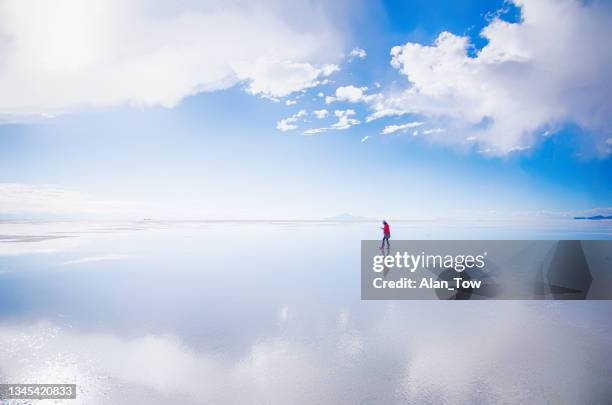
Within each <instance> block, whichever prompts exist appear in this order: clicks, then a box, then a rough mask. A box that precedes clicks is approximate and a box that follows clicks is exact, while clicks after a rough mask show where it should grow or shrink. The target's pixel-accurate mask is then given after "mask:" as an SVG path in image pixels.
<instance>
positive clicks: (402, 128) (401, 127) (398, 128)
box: [381, 121, 423, 135]
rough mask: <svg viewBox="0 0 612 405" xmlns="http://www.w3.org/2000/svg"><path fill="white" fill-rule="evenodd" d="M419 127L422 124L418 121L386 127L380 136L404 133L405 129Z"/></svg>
mask: <svg viewBox="0 0 612 405" xmlns="http://www.w3.org/2000/svg"><path fill="white" fill-rule="evenodd" d="M421 125H423V123H422V122H420V121H414V122H407V123H405V124H400V125H387V126H386V127H385V128H384V129H383V130H382V132H381V134H384V135H386V134H392V133H394V132H397V131H405V130H407V129H410V128H415V127H419V126H421Z"/></svg>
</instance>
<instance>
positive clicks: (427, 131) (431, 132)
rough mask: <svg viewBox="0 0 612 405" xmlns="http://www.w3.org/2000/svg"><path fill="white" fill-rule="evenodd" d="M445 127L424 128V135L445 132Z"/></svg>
mask: <svg viewBox="0 0 612 405" xmlns="http://www.w3.org/2000/svg"><path fill="white" fill-rule="evenodd" d="M444 131H445V129H444V128H430V129H424V130H423V135H429V134H439V133H442V132H444Z"/></svg>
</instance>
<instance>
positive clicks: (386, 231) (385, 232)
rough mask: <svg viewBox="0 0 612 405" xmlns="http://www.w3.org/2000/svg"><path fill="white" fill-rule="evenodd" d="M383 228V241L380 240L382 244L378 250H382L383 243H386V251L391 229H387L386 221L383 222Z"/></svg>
mask: <svg viewBox="0 0 612 405" xmlns="http://www.w3.org/2000/svg"><path fill="white" fill-rule="evenodd" d="M382 223H383V226H382V228H380V229H382V230H383V239H382V244H381V245H380V248H381V249H383V248H384V247H385V241H387V249H389V247H390V246H389V238H390V237H391V228H389V224H388V223H387V221H383V222H382Z"/></svg>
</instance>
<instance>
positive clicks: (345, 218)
mask: <svg viewBox="0 0 612 405" xmlns="http://www.w3.org/2000/svg"><path fill="white" fill-rule="evenodd" d="M325 221H347V222H351V221H354V222H357V221H375V219H373V218H366V217H358V216H355V215H351V214H347V213H344V214H340V215H336V216H335V217H329V218H325Z"/></svg>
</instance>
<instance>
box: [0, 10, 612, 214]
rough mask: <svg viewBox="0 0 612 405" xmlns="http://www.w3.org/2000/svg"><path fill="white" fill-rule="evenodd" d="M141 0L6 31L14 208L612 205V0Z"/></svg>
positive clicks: (451, 210) (259, 210)
mask: <svg viewBox="0 0 612 405" xmlns="http://www.w3.org/2000/svg"><path fill="white" fill-rule="evenodd" d="M22 4H23V2H22V3H19V2H17V3H10V2H9V3H7V4H5V5H4V16H3V17H2V18H9V17H10V16H11V15H12V14H11V13H14V15H17V13H18V12H19V11H20V7H23V5H22ZM144 4H146V7H145V6H142V7H143V8H142V9H141V8H138V7H140V5H139V6H138V7H136V6H125V5H122V3H121V2H117V3H114V2H108V3H104V4H102V3H101V4H97V2H94V4H93V6H92V7H91V8H92V10H93V11H92V10H89V9H84V8H80V7H79V5H78V2H75V3H72V4H71V3H70V2H67V3H66V4H64V5H63V6H62V7H63V8H60V9H59V10H56V9H54V10H52V12H51V13H49V10H43V9H42V8H43V7H44V6H43V5H42V3H38V4H37V6H39V7H38V8H37V7H33V8H30V13H32V14H34V15H33V16H32V18H31V19H29V20H28V21H25V22H22V21H20V20H19V19H17V18H13V19H12V20H11V24H3V26H4V27H5V28H4V31H5V32H3V34H5V35H7V37H8V38H12V39H11V41H9V44H10V46H8V47H5V49H3V50H2V51H1V52H4V53H5V55H3V56H4V58H3V59H5V60H8V61H9V62H8V63H7V64H6V66H4V67H2V70H1V73H0V85H3V87H5V89H7V93H6V94H5V95H4V96H2V97H1V98H0V108H1V111H2V113H1V114H0V116H2V118H3V123H2V124H0V187H1V189H2V196H1V197H0V215H2V216H4V217H38V216H48V215H52V216H60V217H70V216H79V217H83V216H85V217H88V216H117V217H129V218H141V217H155V218H305V219H314V218H322V217H329V216H333V215H336V214H339V213H343V212H350V213H352V214H355V215H362V216H368V217H385V218H406V219H420V218H438V217H455V218H458V217H483V216H485V217H486V216H497V215H520V216H529V217H534V216H540V215H545V216H563V215H571V214H573V213H578V212H582V211H584V210H590V209H593V208H605V207H610V206H612V176H611V175H610V173H612V157H611V154H610V149H611V148H612V132H611V131H610V128H612V126H611V125H610V124H611V122H610V118H609V117H610V116H611V115H609V113H610V112H611V110H612V101H611V100H610V96H609V92H608V91H607V90H606V88H608V89H609V88H610V87H607V86H609V85H610V84H611V83H612V80H611V77H610V73H609V69H604V67H606V66H609V62H610V61H612V56H611V55H610V52H606V51H601V49H602V48H597V45H598V44H601V45H603V47H604V48H605V49H607V48H609V47H607V46H605V42H602V41H605V38H606V34H608V33H610V31H611V30H612V27H611V25H612V24H611V22H612V19H611V17H610V16H611V15H612V14H611V13H610V7H609V6H608V5H605V4H601V3H598V2H590V3H587V4H582V3H577V2H573V1H565V2H558V3H554V2H547V1H543V2H536V3H534V2H532V1H525V2H519V3H517V4H516V5H515V4H510V3H504V2H491V1H486V2H479V1H466V2H461V4H459V2H442V1H439V2H432V1H412V2H364V3H357V4H355V3H352V2H350V3H348V2H347V3H337V4H336V3H334V4H313V3H310V2H303V3H301V2H296V3H295V4H293V5H292V7H288V6H287V5H285V4H282V3H280V2H274V1H271V2H266V3H262V4H259V5H258V6H259V7H256V6H253V7H255V8H256V12H255V13H254V14H253V15H254V17H252V18H251V17H250V14H249V15H242V14H241V13H243V12H244V11H242V10H241V7H237V8H235V9H234V8H227V6H219V4H217V3H214V2H213V3H210V4H204V3H201V2H193V3H192V2H185V3H184V4H183V3H181V5H176V6H169V5H164V4H163V3H159V4H157V3H155V2H151V3H146V2H145V3H144ZM215 7H217V8H215ZM124 8H126V9H127V8H129V9H127V10H126V9H124ZM211 10H212V11H211ZM521 12H522V15H521ZM45 13H46V14H45ZM39 14H40V15H39ZM6 16H9V17H6ZM298 17H301V18H298ZM561 18H563V21H566V24H565V25H567V26H569V27H570V28H564V27H565V25H563V24H560V23H559V21H560V19H561ZM568 19H569V22H568ZM30 20H32V21H34V22H39V25H33V23H32V22H31V21H30ZM251 20H254V21H253V24H252V25H250V24H249V21H251ZM555 21H556V22H557V24H555ZM586 21H590V23H589V24H588V25H587V24H585V22H586ZM309 22H310V24H309ZM191 23H193V26H191V25H190V24H191ZM217 23H218V25H219V27H217V25H216V24H217ZM232 24H234V25H232ZM41 26H42V27H43V28H44V29H43V28H41ZM66 26H68V28H64V27H66ZM130 27H132V28H130ZM143 27H145V28H148V29H150V30H151V31H150V32H151V35H150V38H149V37H148V36H143V35H137V34H134V33H133V31H139V29H143ZM111 28H112V29H111ZM122 30H125V31H122ZM483 30H484V31H483ZM117 32H119V33H124V34H125V36H124V37H121V36H120V35H118V34H117ZM445 32H446V34H445ZM481 33H484V35H481ZM116 37H119V39H117V38H116ZM75 38H77V39H75ZM602 38H604V39H602ZM598 41H599V42H598ZM394 47H396V48H394ZM597 49H599V50H597ZM596 50H597V51H596ZM351 52H352V56H351ZM30 61H31V63H28V62H30ZM7 94H8V95H7ZM322 110H326V111H327V113H324V112H322ZM300 111H303V112H300ZM313 111H319V113H317V114H319V116H321V117H322V118H318V117H317V115H316V114H315V113H313ZM291 117H293V118H291ZM288 118H289V120H287V119H288ZM283 120H286V121H283ZM313 130H315V131H313ZM309 132H314V133H309ZM568 213H569V214H568Z"/></svg>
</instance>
